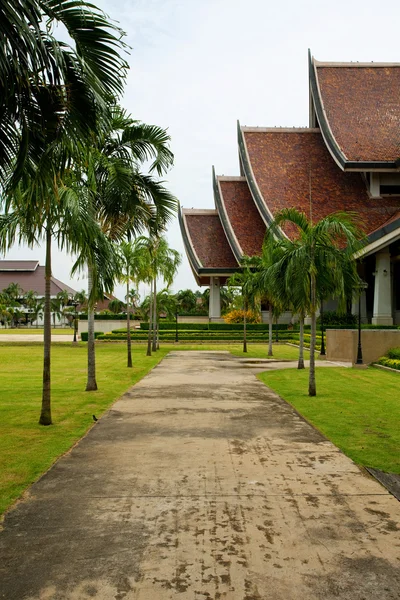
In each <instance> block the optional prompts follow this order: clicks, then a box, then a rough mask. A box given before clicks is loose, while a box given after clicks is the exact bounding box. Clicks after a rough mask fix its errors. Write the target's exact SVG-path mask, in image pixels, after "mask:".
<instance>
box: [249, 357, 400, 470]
mask: <svg viewBox="0 0 400 600" xmlns="http://www.w3.org/2000/svg"><path fill="white" fill-rule="evenodd" d="M258 377H259V379H261V381H263V382H264V383H265V384H266V385H268V386H269V387H270V388H272V389H273V390H274V391H275V392H277V393H278V394H279V395H280V396H281V397H282V398H284V399H285V400H287V402H289V403H290V404H292V405H293V406H294V407H295V408H296V409H297V410H298V411H299V412H300V413H301V414H302V415H303V416H304V417H305V418H306V419H307V420H308V421H309V422H310V423H312V424H313V425H314V426H315V427H316V428H317V429H319V431H321V432H322V433H323V434H324V435H325V436H326V437H327V438H328V439H330V440H331V441H332V442H333V443H334V444H336V446H338V447H339V448H340V449H341V450H343V452H344V453H345V454H347V455H348V456H350V458H352V459H353V460H354V461H355V462H356V463H358V464H359V465H363V466H367V467H375V468H377V469H381V470H382V471H386V472H391V473H399V474H400V427H399V423H400V401H399V398H400V394H399V383H400V381H399V375H398V374H397V373H390V372H385V371H381V370H378V369H374V368H373V367H369V368H368V369H366V370H357V369H343V368H332V369H330V368H323V369H317V396H316V397H315V398H310V397H309V396H308V395H307V389H308V369H305V370H304V371H294V370H290V369H286V370H280V371H274V372H269V373H261V374H260V375H258Z"/></svg>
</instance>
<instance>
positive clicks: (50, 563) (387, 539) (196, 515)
mask: <svg viewBox="0 0 400 600" xmlns="http://www.w3.org/2000/svg"><path fill="white" fill-rule="evenodd" d="M253 367H254V369H253V368H250V366H249V362H248V361H247V364H246V363H243V362H241V359H235V358H233V357H231V356H230V355H229V354H227V353H217V352H202V353H198V352H193V353H189V352H178V351H177V352H172V353H171V354H170V355H168V357H167V358H165V359H164V360H163V361H162V363H161V364H160V365H159V366H158V367H157V368H156V369H154V370H153V372H152V373H151V374H150V375H148V376H147V377H146V378H144V379H143V380H142V381H141V382H140V383H139V384H137V385H136V386H135V387H134V388H132V389H131V390H130V392H128V393H127V394H125V395H124V396H123V398H122V399H121V400H119V401H118V402H117V403H116V404H115V405H114V406H113V408H112V410H110V412H109V413H108V414H107V415H106V416H105V417H104V418H103V419H101V420H100V421H99V422H98V423H97V424H96V425H95V426H94V427H93V429H92V430H91V432H90V433H89V435H87V436H86V438H85V439H83V440H82V441H81V442H80V443H79V444H78V445H77V446H76V447H75V448H74V449H73V450H72V451H71V452H70V453H69V454H68V455H67V456H65V457H64V458H62V459H61V460H59V461H58V462H57V464H56V465H55V466H54V467H53V468H52V469H51V470H50V471H49V472H48V473H47V474H46V475H45V476H44V477H43V478H42V479H41V480H40V481H39V482H38V483H37V484H36V485H34V486H32V488H31V489H30V493H29V495H28V497H27V499H26V500H25V501H23V502H21V503H19V504H18V505H17V507H16V508H15V509H14V510H12V511H11V512H9V513H8V516H7V518H6V521H5V524H4V531H3V532H2V534H0V598H5V599H7V600H14V599H15V600H27V599H30V600H39V599H40V600H84V599H90V598H95V599H98V600H124V599H126V600H170V599H175V598H176V599H179V600H217V599H218V600H223V599H224V600H315V599H323V600H333V599H335V600H337V598H340V599H341V600H372V599H379V600H389V599H391V600H394V599H398V598H399V590H400V568H399V564H400V563H399V553H400V539H399V529H398V525H397V524H396V523H398V522H399V517H400V503H399V502H398V501H397V500H395V499H394V498H393V497H392V496H390V495H389V494H388V493H387V492H386V490H385V489H384V488H383V487H381V486H380V485H379V484H378V483H377V482H376V481H374V480H372V479H371V478H369V477H368V476H366V475H364V474H363V473H362V472H361V471H360V470H359V469H358V468H357V467H356V466H355V465H354V463H352V461H350V460H349V459H348V458H346V457H345V456H344V455H343V454H341V453H340V452H339V451H338V449H337V448H336V447H335V446H333V445H332V444H331V443H329V442H327V441H326V440H325V439H324V438H323V437H322V436H321V435H320V434H319V433H318V432H316V431H315V430H314V429H313V428H312V427H310V426H309V425H307V424H306V423H305V422H304V421H303V420H302V419H301V418H300V417H299V416H298V415H297V414H296V413H295V412H294V411H293V410H292V409H291V408H290V407H289V406H288V405H287V404H286V403H285V402H283V401H282V400H280V399H279V397H277V396H276V395H275V394H273V393H272V392H271V391H269V390H268V389H267V388H266V387H264V386H263V384H262V383H261V382H259V381H258V380H257V379H256V378H255V377H254V371H257V370H260V369H257V366H256V365H255V366H254V365H253ZM310 401H311V400H310ZM313 401H318V399H316V400H313Z"/></svg>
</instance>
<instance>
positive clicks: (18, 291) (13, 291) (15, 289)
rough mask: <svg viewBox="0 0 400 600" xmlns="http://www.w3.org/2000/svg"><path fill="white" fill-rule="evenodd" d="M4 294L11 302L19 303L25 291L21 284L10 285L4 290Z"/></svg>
mask: <svg viewBox="0 0 400 600" xmlns="http://www.w3.org/2000/svg"><path fill="white" fill-rule="evenodd" d="M3 293H4V294H5V295H6V296H7V297H8V300H9V301H11V302H18V301H19V300H20V299H22V297H23V295H24V290H23V289H22V288H21V286H20V285H19V283H9V284H8V286H7V287H6V288H4V290H3Z"/></svg>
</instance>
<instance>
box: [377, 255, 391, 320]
mask: <svg viewBox="0 0 400 600" xmlns="http://www.w3.org/2000/svg"><path fill="white" fill-rule="evenodd" d="M372 324H373V325H393V314H392V290H391V276H390V251H389V249H388V248H387V249H386V250H382V252H378V253H377V254H376V266H375V289H374V315H373V317H372Z"/></svg>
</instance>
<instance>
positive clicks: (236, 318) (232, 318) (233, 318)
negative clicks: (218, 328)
mask: <svg viewBox="0 0 400 600" xmlns="http://www.w3.org/2000/svg"><path fill="white" fill-rule="evenodd" d="M244 316H245V311H244V310H231V311H230V312H228V313H227V314H226V315H225V316H224V321H225V323H243V321H244ZM246 322H247V323H261V318H260V315H258V314H257V313H256V312H254V311H253V310H246Z"/></svg>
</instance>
